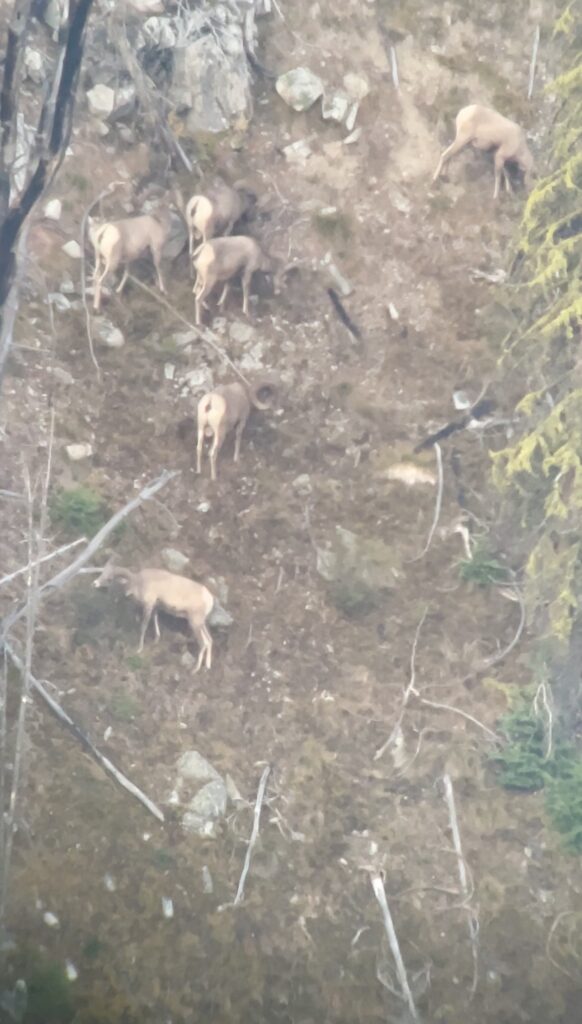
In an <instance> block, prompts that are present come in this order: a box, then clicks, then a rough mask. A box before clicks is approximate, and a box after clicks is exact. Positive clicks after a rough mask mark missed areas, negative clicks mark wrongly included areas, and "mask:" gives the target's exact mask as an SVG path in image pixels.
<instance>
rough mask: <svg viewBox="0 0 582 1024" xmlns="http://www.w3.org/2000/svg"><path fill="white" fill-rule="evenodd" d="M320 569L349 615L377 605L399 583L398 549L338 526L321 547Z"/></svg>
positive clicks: (318, 558) (337, 605)
mask: <svg viewBox="0 0 582 1024" xmlns="http://www.w3.org/2000/svg"><path fill="white" fill-rule="evenodd" d="M316 550H317V561H316V568H317V572H318V573H319V575H320V576H322V577H323V579H324V580H326V582H327V583H328V584H331V586H330V594H331V599H332V601H333V603H334V604H335V605H336V607H337V608H339V609H340V611H342V612H344V613H345V614H347V615H358V614H363V613H365V612H366V611H369V610H370V609H371V608H373V607H374V606H375V605H376V604H377V603H378V601H379V599H380V598H381V597H382V595H383V594H385V593H386V592H387V591H388V590H390V589H392V588H393V587H394V586H395V584H396V574H397V572H398V568H399V560H398V556H397V554H396V552H395V551H394V549H393V548H392V547H389V546H388V545H387V544H385V543H384V541H382V540H380V539H379V538H377V537H362V536H360V535H358V534H356V533H352V531H351V530H346V529H344V528H343V527H341V526H336V530H335V536H334V537H333V538H332V540H331V541H330V542H329V543H328V545H327V547H325V548H319V547H318V548H317V549H316Z"/></svg>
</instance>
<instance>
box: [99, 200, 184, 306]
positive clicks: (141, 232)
mask: <svg viewBox="0 0 582 1024" xmlns="http://www.w3.org/2000/svg"><path fill="white" fill-rule="evenodd" d="M171 231H172V214H171V212H170V210H168V209H166V208H161V209H159V210H156V212H155V213H145V214H142V215H141V216H139V217H125V218H124V219H123V220H113V221H108V222H107V223H106V224H99V225H97V226H96V225H95V223H94V222H92V221H91V220H90V222H89V237H90V239H91V242H92V243H93V248H94V250H95V274H94V287H95V294H94V296H93V308H94V309H95V311H96V312H98V311H99V309H100V307H101V287H102V285H103V282H104V281H105V278H106V277H108V275H109V274H114V273H115V271H116V270H117V268H118V267H119V266H120V265H121V264H123V265H124V272H123V277H122V278H121V282H120V284H119V285H118V287H117V289H116V291H117V292H121V291H122V289H123V287H124V285H125V282H126V281H127V275H128V269H127V264H128V263H131V262H132V261H133V260H137V259H139V257H140V256H143V255H145V253H146V252H147V251H148V249H149V251H150V252H151V254H152V259H153V261H154V266H155V268H156V274H157V276H158V285H159V288H160V291H161V292H165V290H166V289H165V288H164V281H163V278H162V271H161V266H160V264H161V259H162V250H163V248H164V245H165V244H166V242H167V240H168V238H169V237H170V234H171ZM101 265H103V269H101Z"/></svg>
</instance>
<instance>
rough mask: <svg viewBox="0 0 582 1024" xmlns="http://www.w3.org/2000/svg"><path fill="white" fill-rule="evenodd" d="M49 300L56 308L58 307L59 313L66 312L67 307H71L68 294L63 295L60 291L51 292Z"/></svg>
mask: <svg viewBox="0 0 582 1024" xmlns="http://www.w3.org/2000/svg"><path fill="white" fill-rule="evenodd" d="M48 300H49V302H50V303H51V305H52V306H54V307H55V309H58V311H59V313H65V312H66V311H67V309H70V308H71V303H70V302H69V300H68V298H67V296H66V295H61V293H60V292H49V294H48Z"/></svg>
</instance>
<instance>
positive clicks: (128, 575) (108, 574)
mask: <svg viewBox="0 0 582 1024" xmlns="http://www.w3.org/2000/svg"><path fill="white" fill-rule="evenodd" d="M112 580H119V581H120V583H121V584H122V586H123V587H124V590H125V593H126V594H127V595H128V596H129V597H133V598H135V600H136V601H137V602H138V604H141V606H142V609H143V617H142V623H141V635H140V641H139V647H138V653H140V652H141V651H143V645H144V639H145V635H146V630H147V628H148V624H149V621H150V619H151V617H152V614H153V616H154V628H155V631H156V639H158V640H159V638H160V627H159V625H158V616H157V611H156V609H157V608H163V609H164V611H167V612H170V614H171V615H175V616H176V617H177V618H181V619H188V622H189V624H190V628H191V630H192V632H193V633H194V636H195V637H196V639H197V641H198V645H199V647H200V653H199V654H198V662H197V664H196V668H195V670H194V671H195V672H198V670H199V668H200V666H201V665H202V663H203V661H204V660H205V659H206V667H207V668H210V666H211V663H212V636H211V635H210V630H209V629H208V626H207V625H206V620H207V618H208V616H209V615H210V613H211V611H212V609H213V607H214V597H213V595H212V594H211V593H210V591H209V590H208V588H207V587H205V586H204V585H203V584H202V583H196V582H195V581H194V580H189V579H187V578H186V577H185V576H178V575H176V573H173V572H166V570H165V569H140V570H138V571H136V572H133V571H132V570H131V569H122V568H121V567H120V566H115V565H112V564H111V563H109V564H107V565H106V566H105V568H104V569H103V572H102V573H101V575H100V576H99V577H98V578H97V579H96V580H95V582H94V584H93V586H94V587H102V586H104V585H105V584H107V583H109V582H111V581H112Z"/></svg>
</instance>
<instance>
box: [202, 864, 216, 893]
mask: <svg viewBox="0 0 582 1024" xmlns="http://www.w3.org/2000/svg"><path fill="white" fill-rule="evenodd" d="M202 892H205V893H207V894H208V895H210V893H212V892H214V882H213V881H212V875H211V874H210V868H209V867H208V865H207V864H205V865H204V867H203V868H202Z"/></svg>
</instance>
